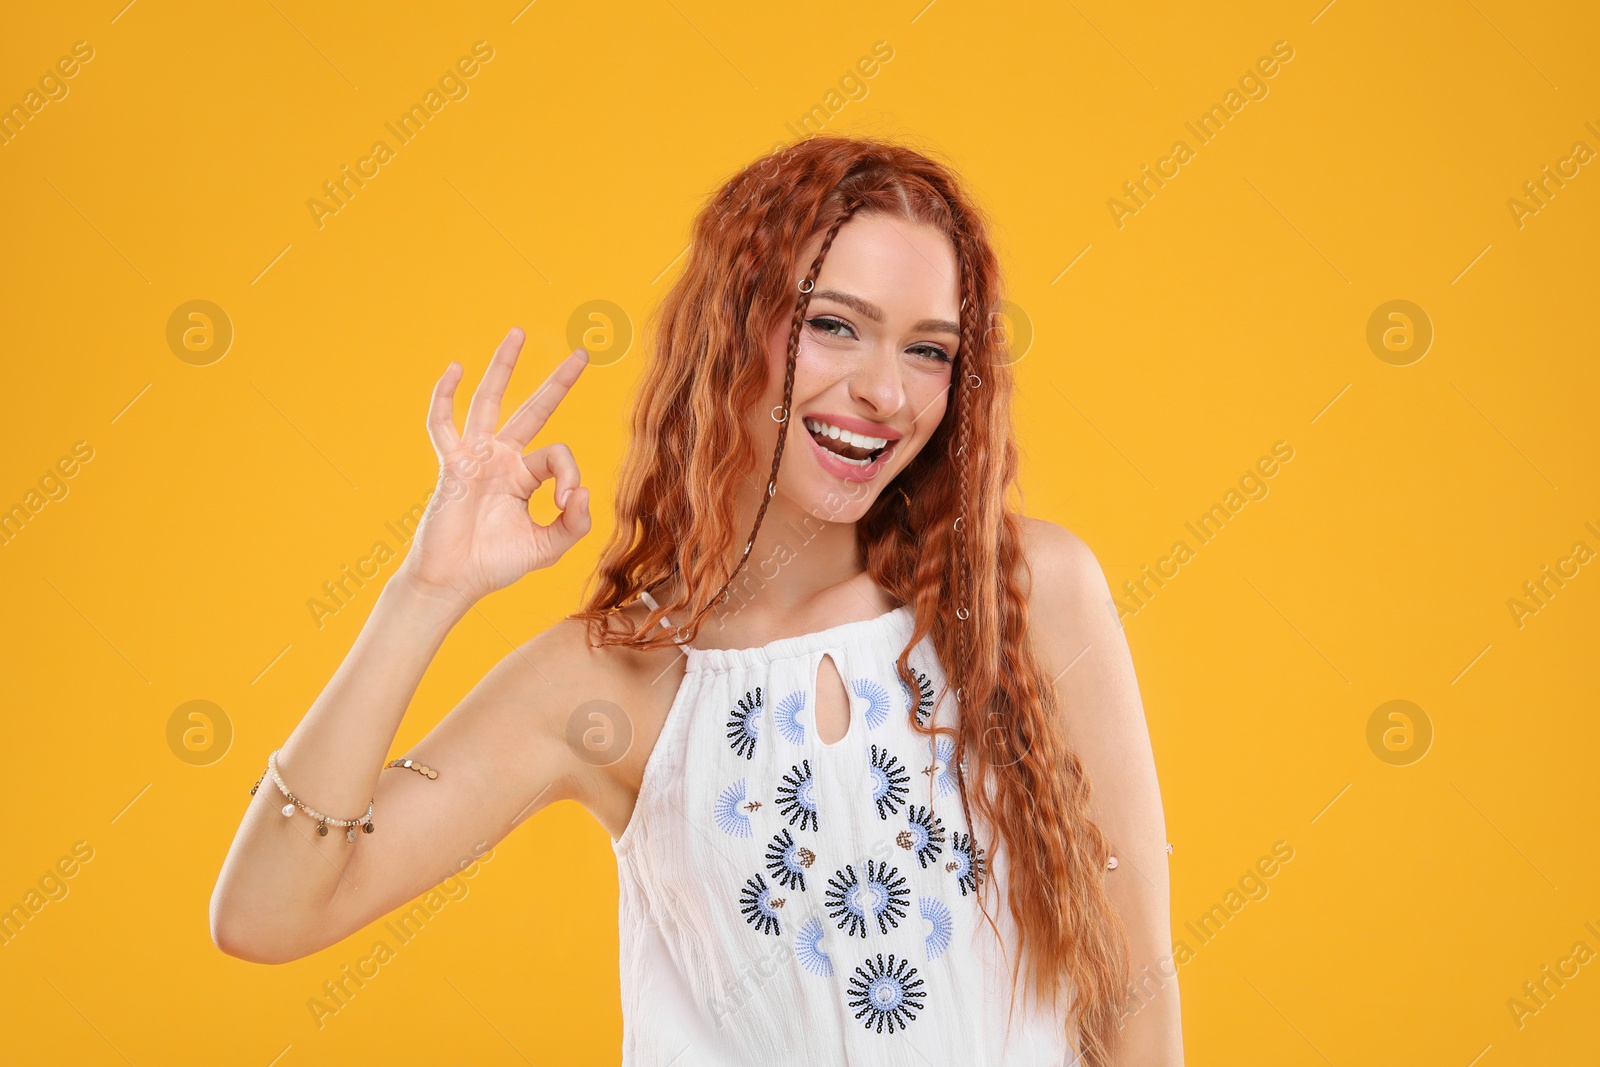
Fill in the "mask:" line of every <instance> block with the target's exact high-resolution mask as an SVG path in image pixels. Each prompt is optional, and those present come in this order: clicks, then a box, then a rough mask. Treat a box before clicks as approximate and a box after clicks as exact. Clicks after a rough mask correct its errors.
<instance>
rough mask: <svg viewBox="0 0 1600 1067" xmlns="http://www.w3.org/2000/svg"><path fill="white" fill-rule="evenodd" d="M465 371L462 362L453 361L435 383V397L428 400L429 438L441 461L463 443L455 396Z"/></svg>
mask: <svg viewBox="0 0 1600 1067" xmlns="http://www.w3.org/2000/svg"><path fill="white" fill-rule="evenodd" d="M463 371H464V368H463V367H462V366H461V364H459V363H456V362H454V361H451V363H450V366H448V367H446V368H445V370H444V375H443V376H442V377H441V378H440V379H439V380H438V381H437V382H435V383H434V385H433V398H432V399H431V400H430V401H429V402H428V438H429V439H430V440H431V441H432V442H433V450H434V451H435V452H437V453H438V454H439V459H440V460H441V461H442V460H443V459H444V457H445V456H446V455H448V454H449V453H450V452H452V451H453V450H454V449H455V448H456V447H457V446H459V445H460V444H461V437H460V435H458V434H457V433H456V417H455V397H456V385H457V384H458V383H459V382H460V381H461V375H462V373H463Z"/></svg>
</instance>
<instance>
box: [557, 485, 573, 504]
mask: <svg viewBox="0 0 1600 1067" xmlns="http://www.w3.org/2000/svg"><path fill="white" fill-rule="evenodd" d="M570 499H572V490H571V489H563V490H562V491H561V496H560V498H559V499H558V500H557V501H556V506H557V507H563V508H564V507H566V506H567V501H568V500H570Z"/></svg>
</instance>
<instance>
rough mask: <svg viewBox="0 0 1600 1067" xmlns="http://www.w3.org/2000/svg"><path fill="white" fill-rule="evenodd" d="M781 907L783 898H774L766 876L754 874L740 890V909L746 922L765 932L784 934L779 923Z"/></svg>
mask: <svg viewBox="0 0 1600 1067" xmlns="http://www.w3.org/2000/svg"><path fill="white" fill-rule="evenodd" d="M781 907H783V898H782V897H778V898H776V899H774V898H773V896H772V891H771V890H770V889H768V888H767V880H766V879H765V878H763V877H761V875H759V874H753V875H751V876H750V877H749V878H747V879H746V880H745V883H744V888H743V889H742V890H740V891H739V910H740V911H741V912H742V913H743V914H744V919H745V922H747V923H749V924H750V925H751V926H753V927H755V928H756V929H757V930H758V931H760V932H761V933H763V934H782V932H783V930H782V928H781V926H780V925H779V923H778V909H779V908H781Z"/></svg>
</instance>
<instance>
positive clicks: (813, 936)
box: [794, 915, 833, 978]
mask: <svg viewBox="0 0 1600 1067" xmlns="http://www.w3.org/2000/svg"><path fill="white" fill-rule="evenodd" d="M822 933H823V926H822V920H821V919H819V918H817V917H816V916H815V915H813V916H812V917H811V918H809V919H807V920H806V922H805V925H804V926H802V927H800V932H799V933H798V934H795V935H794V954H795V957H796V958H797V959H798V960H799V961H800V966H802V967H804V968H805V969H806V970H808V971H810V972H811V973H812V974H816V975H821V976H822V977H823V978H832V977H833V960H831V959H829V958H828V954H827V953H826V952H824V951H822Z"/></svg>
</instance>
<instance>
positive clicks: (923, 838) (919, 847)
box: [894, 804, 944, 870]
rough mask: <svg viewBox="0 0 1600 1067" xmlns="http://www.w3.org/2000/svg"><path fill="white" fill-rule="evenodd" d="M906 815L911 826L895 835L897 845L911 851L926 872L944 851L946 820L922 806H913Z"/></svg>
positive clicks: (919, 865) (918, 864)
mask: <svg viewBox="0 0 1600 1067" xmlns="http://www.w3.org/2000/svg"><path fill="white" fill-rule="evenodd" d="M906 814H907V815H908V816H909V823H910V825H908V826H907V827H906V828H905V829H904V830H901V831H900V832H899V833H898V834H896V835H895V839H894V840H895V844H897V845H899V846H900V847H901V848H906V849H910V850H911V854H912V855H914V856H916V857H917V866H918V867H921V868H923V869H924V870H926V869H927V867H928V864H930V863H934V862H936V861H937V860H938V859H939V853H940V852H942V851H943V850H944V820H943V819H941V818H939V816H937V815H935V814H933V813H932V812H931V811H929V810H928V809H927V808H925V807H923V806H922V805H920V804H913V805H911V807H910V808H908V809H907V811H906Z"/></svg>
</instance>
